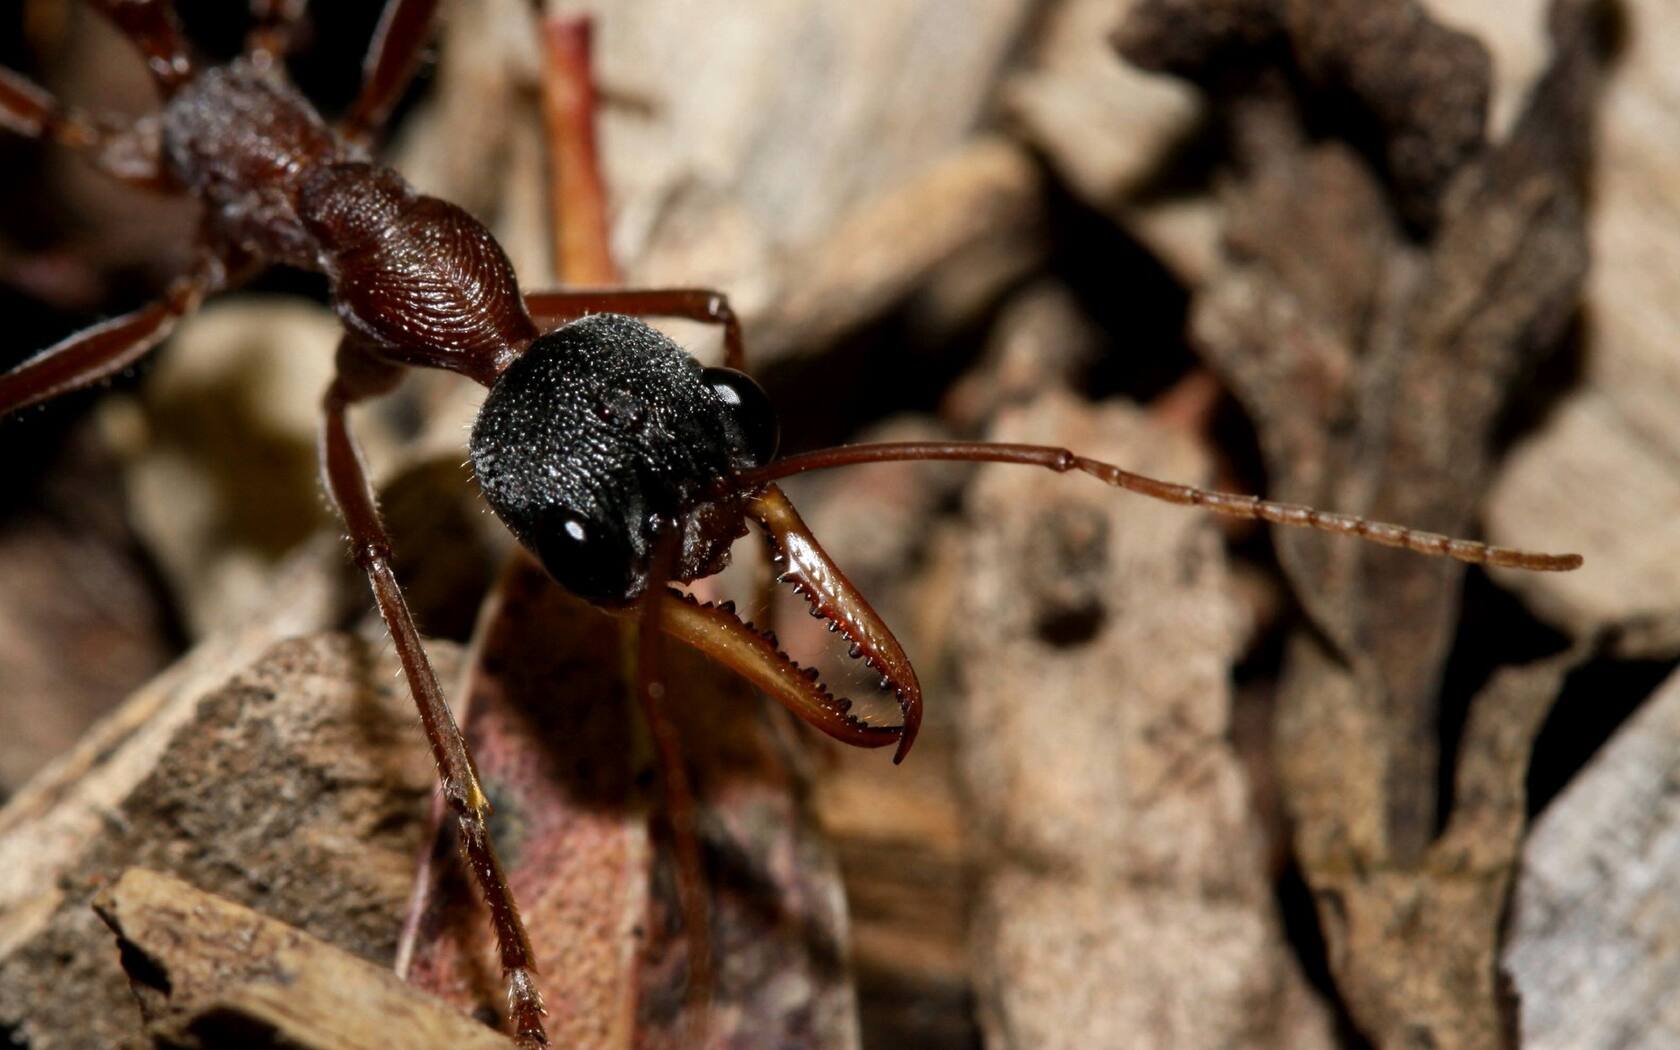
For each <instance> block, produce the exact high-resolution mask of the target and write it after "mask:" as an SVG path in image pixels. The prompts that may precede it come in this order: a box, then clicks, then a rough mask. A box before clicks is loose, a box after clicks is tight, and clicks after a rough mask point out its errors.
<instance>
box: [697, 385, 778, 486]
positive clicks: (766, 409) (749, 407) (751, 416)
mask: <svg viewBox="0 0 1680 1050" xmlns="http://www.w3.org/2000/svg"><path fill="white" fill-rule="evenodd" d="M704 377H705V380H706V385H707V386H709V387H711V388H712V393H714V394H716V395H717V396H718V400H720V401H722V402H723V403H724V404H725V405H726V406H728V411H729V417H730V419H732V420H734V422H735V425H736V427H737V428H738V429H739V430H740V433H741V437H742V438H743V439H744V441H745V448H746V451H747V453H748V454H749V455H750V456H751V457H752V464H751V465H752V466H755V467H757V466H763V465H764V464H766V463H768V462H770V461H771V460H772V459H774V458H775V457H776V448H777V447H778V446H779V445H780V444H781V441H782V425H781V422H780V421H779V420H777V418H776V409H775V408H774V407H773V406H772V405H771V404H770V396H769V395H768V394H766V393H765V392H764V388H763V387H761V386H759V385H758V383H757V381H756V380H754V379H753V377H752V376H749V375H747V374H746V373H745V372H737V371H736V370H735V369H733V368H708V369H706V370H705V373H704Z"/></svg>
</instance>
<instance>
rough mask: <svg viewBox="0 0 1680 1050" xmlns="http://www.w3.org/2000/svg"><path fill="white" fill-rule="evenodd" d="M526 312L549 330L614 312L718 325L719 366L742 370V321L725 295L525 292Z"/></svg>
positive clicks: (658, 290)
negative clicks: (720, 331) (720, 337)
mask: <svg viewBox="0 0 1680 1050" xmlns="http://www.w3.org/2000/svg"><path fill="white" fill-rule="evenodd" d="M525 309H526V310H527V311H529V312H530V314H531V318H532V319H533V320H534V321H536V322H537V325H538V327H541V328H545V329H546V328H552V327H554V326H555V325H558V324H562V323H564V322H566V321H575V320H577V319H578V318H580V317H586V316H588V315H589V314H600V313H614V314H626V315H629V316H631V317H675V318H678V319H680V320H684V321H698V322H700V323H701V324H715V325H722V326H723V363H724V365H725V366H726V367H728V368H733V369H735V370H736V371H738V372H744V371H746V370H747V351H746V344H745V342H744V341H743V340H742V338H741V321H740V319H739V318H737V317H736V316H735V311H734V309H732V308H731V307H730V305H729V297H728V296H726V295H724V294H723V293H722V292H716V291H713V290H711V289H710V288H623V289H600V290H594V289H590V290H584V291H571V290H567V291H555V292H529V293H527V294H526V296H525Z"/></svg>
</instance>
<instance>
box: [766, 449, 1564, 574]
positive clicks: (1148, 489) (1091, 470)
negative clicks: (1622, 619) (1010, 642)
mask: <svg viewBox="0 0 1680 1050" xmlns="http://www.w3.org/2000/svg"><path fill="white" fill-rule="evenodd" d="M909 460H964V461H968V462H975V463H1020V464H1023V465H1026V466H1033V467H1044V468H1046V469H1048V470H1054V471H1056V472H1057V473H1059V474H1066V473H1067V472H1068V471H1072V470H1078V471H1083V472H1084V473H1086V474H1089V475H1091V476H1092V477H1094V478H1096V479H1097V480H1098V481H1101V482H1102V483H1104V484H1105V485H1112V486H1114V487H1115V488H1121V489H1125V490H1126V491H1128V492H1135V493H1137V494H1139V495H1141V496H1148V497H1149V498H1151V499H1158V500H1161V501H1163V502H1165V503H1176V504H1178V505H1179V506H1183V507H1201V508H1203V509H1204V510H1209V511H1212V512H1213V513H1215V514H1223V515H1225V516H1226V517H1231V518H1245V519H1249V520H1253V519H1255V518H1258V519H1260V520H1261V521H1269V522H1271V523H1272V524H1274V525H1290V526H1294V527H1296V528H1304V529H1318V530H1319V531H1321V532H1332V533H1336V534H1337V535H1341V536H1354V537H1357V538H1358V539H1362V540H1366V541H1368V542H1370V543H1377V544H1381V545H1382V546H1384V547H1401V548H1404V549H1405V550H1409V551H1413V552H1415V553H1417V554H1425V555H1430V556H1432V557H1438V558H1454V559H1456V560H1458V561H1462V562H1468V563H1470V564H1472V565H1494V566H1498V567H1500V568H1506V569H1524V570H1527V571H1529V572H1569V571H1571V570H1573V569H1579V568H1580V567H1581V564H1582V559H1581V556H1580V555H1579V554H1545V553H1541V552H1539V551H1528V550H1519V549H1517V548H1515V547H1496V546H1493V545H1492V544H1487V543H1478V542H1476V541H1475V540H1461V539H1455V538H1453V537H1451V536H1443V535H1441V534H1440V533H1437V532H1424V531H1422V530H1420V529H1413V528H1409V527H1407V526H1405V525H1392V524H1389V523H1388V522H1381V521H1371V520H1370V519H1368V518H1361V517H1358V516H1357V515H1353V514H1336V513H1332V512H1330V511H1323V510H1318V509H1317V508H1314V507H1308V506H1303V505H1301V504H1298V503H1278V502H1275V501H1273V500H1266V499H1261V498H1260V497H1258V496H1243V495H1237V494H1235V493H1230V492H1214V491H1211V490H1209V489H1199V488H1196V487H1194V486H1191V485H1180V484H1178V483H1176V482H1171V481H1161V480H1159V479H1157V478H1151V477H1148V476H1146V475H1143V474H1136V473H1133V472H1132V471H1129V470H1125V469H1123V468H1121V467H1117V466H1115V465H1113V464H1112V463H1103V462H1101V461H1099V460H1095V459H1090V458H1087V457H1085V456H1081V455H1078V454H1076V453H1074V452H1071V451H1069V450H1067V449H1065V448H1056V447H1053V446H1050V445H1014V444H1003V443H992V442H985V441H892V442H881V443H879V444H862V445H839V446H836V447H834V448H825V449H818V450H816V451H814V452H801V453H799V454H798V455H793V456H788V457H786V458H784V459H781V460H778V461H776V462H774V463H770V464H768V465H766V466H762V467H756V468H753V469H751V470H745V471H742V472H741V473H740V474H738V475H736V477H735V478H734V479H733V483H734V484H735V485H739V486H742V487H745V488H754V487H757V486H760V485H765V484H768V483H769V482H772V481H777V480H779V479H781V478H786V477H791V476H792V475H794V474H804V473H806V472H807V471H812V470H827V469H829V468H830V467H844V466H851V465H853V464H858V463H887V462H903V461H909Z"/></svg>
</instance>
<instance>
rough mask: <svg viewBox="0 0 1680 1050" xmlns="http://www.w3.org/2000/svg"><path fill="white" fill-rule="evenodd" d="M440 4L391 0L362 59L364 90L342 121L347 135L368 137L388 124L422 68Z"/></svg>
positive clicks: (355, 138)
mask: <svg viewBox="0 0 1680 1050" xmlns="http://www.w3.org/2000/svg"><path fill="white" fill-rule="evenodd" d="M437 8H438V0H387V3H386V4H385V10H384V11H383V12H381V13H380V16H379V25H378V27H377V28H375V29H374V31H373V42H372V43H371V44H369V45H368V53H367V58H366V59H364V60H363V61H362V93H361V94H360V95H358V96H357V97H356V101H355V102H353V103H351V105H350V110H349V112H347V113H346V114H345V115H344V119H343V120H342V121H340V122H339V132H340V133H341V134H343V135H344V137H345V138H348V139H351V140H353V141H357V142H361V141H365V140H366V139H367V138H368V137H369V136H370V135H372V134H373V133H374V132H375V131H378V130H379V129H380V128H381V127H382V126H384V124H385V120H386V118H387V117H389V116H390V115H391V110H392V108H393V107H395V106H396V104H397V99H398V98H400V97H401V96H402V93H403V89H404V88H406V87H408V82H409V81H410V80H412V79H414V71H415V70H416V69H417V68H419V65H420V50H421V48H423V47H424V46H425V44H426V41H427V39H428V38H429V37H430V36H431V33H432V21H433V18H434V16H435V15H436V14H437Z"/></svg>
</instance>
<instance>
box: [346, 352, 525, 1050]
mask: <svg viewBox="0 0 1680 1050" xmlns="http://www.w3.org/2000/svg"><path fill="white" fill-rule="evenodd" d="M399 377H400V372H399V370H398V369H397V368H396V367H395V366H389V365H384V364H383V363H382V362H378V361H375V360H373V359H371V358H370V357H367V356H366V355H363V354H360V353H358V352H356V351H355V350H354V347H353V345H352V344H350V343H349V342H348V341H346V343H345V344H343V345H341V347H340V351H339V374H338V376H337V377H336V378H335V379H334V380H333V384H332V386H331V387H329V388H328V390H327V395H326V397H325V399H324V400H323V404H322V408H323V411H324V413H325V419H324V422H323V425H322V429H321V443H320V457H321V464H322V473H323V475H324V476H325V479H326V483H327V491H328V493H329V494H330V496H331V498H332V501H333V504H334V506H335V507H336V508H337V510H338V513H339V517H340V518H341V519H342V520H343V522H344V525H345V528H346V530H347V531H348V532H349V534H350V545H351V553H352V555H353V557H354V558H355V561H356V564H357V565H358V566H360V567H361V569H362V571H364V572H366V573H367V577H368V582H369V584H371V585H372V587H373V596H374V600H375V601H376V602H377V603H378V605H379V614H380V616H381V617H383V618H384V620H385V626H386V627H387V628H389V630H390V632H391V641H392V644H393V645H395V647H396V650H397V658H398V659H399V660H400V661H401V662H402V668H403V674H404V676H405V677H406V678H407V679H408V687H409V692H410V693H411V694H412V695H413V697H414V702H415V705H416V706H417V707H418V708H419V710H420V722H421V724H422V725H423V726H424V727H425V730H426V739H427V740H428V741H430V743H431V747H432V758H433V759H434V760H435V761H436V763H437V768H438V779H439V781H440V783H441V784H442V788H443V796H444V799H445V800H446V801H447V802H448V803H449V807H450V809H451V810H453V811H454V813H455V819H456V822H457V826H458V828H459V832H460V838H461V848H462V852H463V853H464V854H465V855H466V860H467V863H468V866H469V867H471V868H472V872H473V875H474V876H475V877H476V878H477V880H478V885H479V889H480V891H481V892H483V894H484V900H485V903H486V904H487V905H488V906H489V908H490V918H491V922H492V923H493V924H494V926H495V930H496V944H497V948H498V950H499V951H500V953H501V964H502V977H503V979H504V980H505V981H506V982H507V987H508V1006H509V1011H510V1013H511V1014H512V1020H513V1026H514V1031H515V1032H516V1033H517V1035H518V1037H519V1040H520V1043H521V1044H522V1045H524V1046H527V1047H540V1046H547V1045H548V1036H547V1034H546V1033H545V1031H544V1030H543V1015H544V1013H545V1011H544V1009H543V1002H542V995H541V993H540V992H538V990H537V986H536V980H535V977H534V972H533V971H534V964H533V961H532V959H533V957H532V953H531V943H530V939H529V938H528V937H527V936H526V933H525V925H524V923H523V922H522V921H521V920H520V918H519V909H518V907H517V906H516V905H515V903H514V900H513V893H512V891H511V890H509V888H508V884H507V880H506V878H505V877H504V876H503V874H502V867H501V863H500V862H499V861H498V860H497V859H496V852H495V848H494V847H493V846H492V844H491V841H490V832H489V827H488V818H489V816H490V800H489V799H488V798H487V797H486V796H485V794H484V790H483V788H482V787H480V785H479V782H478V773H477V771H476V770H475V769H474V767H473V761H472V756H471V755H470V754H468V752H467V742H466V740H465V739H463V738H462V736H461V730H460V728H459V727H458V726H457V725H456V724H455V718H454V716H453V715H451V714H450V712H449V705H448V704H447V703H446V702H445V701H444V698H443V689H442V688H441V687H440V686H439V685H438V680H437V674H436V673H435V672H434V671H433V670H432V665H431V661H430V660H428V659H427V658H426V650H425V648H424V647H423V646H422V645H421V642H420V633H419V631H418V630H417V629H416V628H415V626H414V618H413V616H411V615H410V613H409V610H408V603H407V602H406V601H404V599H403V594H402V588H401V587H400V586H399V585H398V584H397V579H396V576H395V575H394V574H393V573H392V571H391V542H390V538H389V537H388V536H387V535H386V533H385V526H384V523H383V522H382V521H380V518H379V510H378V508H377V506H376V504H375V502H374V495H373V489H372V487H371V486H370V485H369V484H368V481H367V475H366V472H365V471H364V469H363V467H362V458H361V452H360V450H359V449H358V448H357V446H356V441H355V438H354V437H353V436H352V435H351V433H350V428H349V423H348V420H347V419H346V410H347V409H348V408H349V406H350V405H351V404H353V403H355V402H356V401H359V400H362V399H363V398H366V397H371V396H373V395H374V394H378V393H384V392H385V391H386V390H389V389H390V388H391V387H392V386H394V385H395V383H396V381H397V379H398V378H399Z"/></svg>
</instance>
